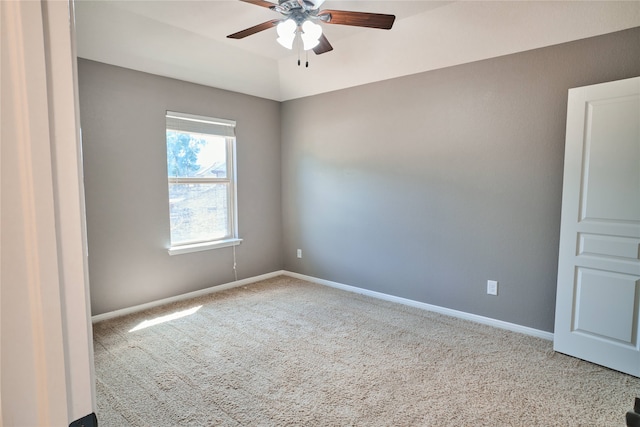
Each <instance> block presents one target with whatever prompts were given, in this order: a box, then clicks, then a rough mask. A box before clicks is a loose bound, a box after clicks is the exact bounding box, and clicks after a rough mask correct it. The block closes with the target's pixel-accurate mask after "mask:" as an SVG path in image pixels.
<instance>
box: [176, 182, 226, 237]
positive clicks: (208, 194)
mask: <svg viewBox="0 0 640 427" xmlns="http://www.w3.org/2000/svg"><path fill="white" fill-rule="evenodd" d="M227 188H228V184H219V183H215V184H212V183H206V184H171V183H170V184H169V208H170V213H171V244H172V245H176V244H184V243H189V242H201V241H207V240H217V239H223V238H225V237H229V236H230V229H229V221H228V209H227V208H228V191H227Z"/></svg>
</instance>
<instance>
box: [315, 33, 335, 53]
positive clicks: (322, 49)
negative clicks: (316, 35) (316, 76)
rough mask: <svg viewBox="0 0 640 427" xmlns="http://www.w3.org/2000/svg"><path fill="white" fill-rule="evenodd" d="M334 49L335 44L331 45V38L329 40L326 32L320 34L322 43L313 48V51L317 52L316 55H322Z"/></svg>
mask: <svg viewBox="0 0 640 427" xmlns="http://www.w3.org/2000/svg"><path fill="white" fill-rule="evenodd" d="M332 50H333V46H331V43H329V40H327V38H326V37H325V36H324V34H323V35H321V36H320V43H319V44H318V46H316V47H314V48H313V51H314V52H315V53H316V55H322V54H323V53H327V52H329V51H332Z"/></svg>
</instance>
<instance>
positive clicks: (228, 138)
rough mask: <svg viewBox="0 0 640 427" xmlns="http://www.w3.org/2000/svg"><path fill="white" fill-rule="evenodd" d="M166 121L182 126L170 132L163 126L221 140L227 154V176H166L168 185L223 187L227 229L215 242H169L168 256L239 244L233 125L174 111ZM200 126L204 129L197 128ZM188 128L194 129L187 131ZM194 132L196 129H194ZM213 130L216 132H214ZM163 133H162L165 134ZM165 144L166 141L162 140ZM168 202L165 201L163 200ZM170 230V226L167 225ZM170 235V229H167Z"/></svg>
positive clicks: (232, 122)
mask: <svg viewBox="0 0 640 427" xmlns="http://www.w3.org/2000/svg"><path fill="white" fill-rule="evenodd" d="M166 119H167V122H169V121H170V120H171V121H172V122H174V123H175V122H176V121H179V122H181V123H183V124H184V125H185V126H184V128H183V129H174V126H171V127H170V126H169V125H168V123H167V126H166V127H165V131H166V130H184V131H185V132H194V133H196V132H198V133H204V134H210V135H216V136H222V137H225V142H226V153H227V159H226V161H227V165H226V166H227V177H226V178H215V177H189V178H177V177H170V176H169V174H168V173H167V180H168V185H169V186H170V185H171V184H206V183H211V184H216V183H221V184H227V219H228V222H229V227H228V229H227V231H228V232H227V235H225V236H224V237H222V238H219V239H213V240H204V241H196V242H188V243H183V244H173V243H170V247H169V248H168V252H169V255H179V254H185V253H191V252H199V251H205V250H210V249H217V248H224V247H228V246H236V245H239V244H240V243H241V242H242V239H240V238H239V237H238V204H237V200H238V197H237V175H236V137H235V126H236V122H235V121H233V120H226V119H216V118H212V117H205V116H197V115H194V114H187V113H178V112H174V111H167V113H166ZM201 126H202V127H203V128H204V129H205V130H202V129H198V128H200V127H201ZM190 127H193V128H194V129H191V130H189V128H190ZM207 128H210V129H214V130H213V131H207V130H206V129H207ZM195 129H197V130H195ZM216 130H217V131H216ZM165 134H166V132H165ZM165 144H166V141H165ZM167 202H168V200H167ZM169 227H171V225H169ZM170 232H171V230H170Z"/></svg>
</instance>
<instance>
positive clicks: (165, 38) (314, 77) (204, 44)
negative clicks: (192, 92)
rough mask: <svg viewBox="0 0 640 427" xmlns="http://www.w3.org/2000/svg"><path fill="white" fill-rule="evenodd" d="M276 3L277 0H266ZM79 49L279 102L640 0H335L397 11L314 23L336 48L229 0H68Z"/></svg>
mask: <svg viewBox="0 0 640 427" xmlns="http://www.w3.org/2000/svg"><path fill="white" fill-rule="evenodd" d="M274 1H275V0H274ZM75 4H76V6H75V7H76V31H77V49H78V56H80V57H82V58H87V59H91V60H95V61H99V62H104V63H108V64H113V65H118V66H122V67H126V68H131V69H134V70H140V71H145V72H149V73H153V74H158V75H162V76H167V77H173V78H177V79H181V80H186V81H190V82H195V83H199V84H203V85H207V86H213V87H217V88H222V89H227V90H232V91H235V92H240V93H246V94H249V95H255V96H259V97H263V98H268V99H274V100H278V101H284V100H288V99H295V98H300V97H304V96H309V95H315V94H319V93H323V92H328V91H332V90H337V89H343V88H346V87H351V86H357V85H361V84H365V83H370V82H374V81H379V80H385V79H390V78H394V77H399V76H403V75H408V74H415V73H419V72H423V71H428V70H433V69H437V68H442V67H448V66H452V65H458V64H462V63H466V62H472V61H477V60H481V59H486V58H491V57H496V56H500V55H506V54H510V53H515V52H520V51H524V50H529V49H535V48H539V47H544V46H549V45H553V44H558V43H563V42H567V41H572V40H577V39H582V38H586V37H591V36H595V35H600V34H605V33H609V32H613V31H619V30H623V29H627V28H632V27H637V26H640V1H602V2H598V1H495V2H494V1H432V0H413V1H401V0H392V1H364V0H361V1H332V0H327V1H326V2H325V3H324V5H323V6H322V8H323V9H342V10H353V11H363V12H376V13H388V14H394V15H396V22H395V24H394V27H393V29H391V30H389V31H386V30H377V29H367V28H357V27H347V26H341V25H327V24H323V29H324V33H325V35H326V36H327V38H328V39H329V41H330V42H331V44H332V45H333V47H334V50H333V51H331V52H328V53H325V54H323V55H319V56H316V55H315V54H313V53H310V54H309V64H310V65H309V68H305V67H304V61H305V56H304V54H303V56H302V62H303V66H301V67H298V66H297V53H295V52H294V53H292V52H291V51H289V50H286V49H285V48H283V47H281V46H280V45H279V44H278V43H276V41H275V39H276V32H275V29H269V30H266V31H263V32H261V33H258V34H254V35H252V36H249V37H247V38H245V39H242V40H233V39H228V38H226V36H227V35H228V34H231V33H234V32H237V31H240V30H243V29H245V28H248V27H251V26H253V25H256V24H258V23H261V22H265V21H268V20H271V19H277V18H279V17H280V16H281V15H279V14H277V13H276V12H273V11H271V10H269V9H267V8H263V7H259V6H255V5H252V4H248V3H243V2H241V1H238V0H207V1H183V0H174V1H171V0H142V1H117V0H76V2H75Z"/></svg>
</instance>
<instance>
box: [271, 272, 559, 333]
mask: <svg viewBox="0 0 640 427" xmlns="http://www.w3.org/2000/svg"><path fill="white" fill-rule="evenodd" d="M283 274H285V275H286V276H290V277H293V278H296V279H301V280H306V281H308V282H312V283H317V284H319V285H324V286H330V287H332V288H337V289H342V290H344V291H349V292H354V293H357V294H361V295H366V296H370V297H373V298H378V299H381V300H385V301H390V302H395V303H399V304H404V305H407V306H410V307H415V308H420V309H422V310H427V311H433V312H435V313H440V314H444V315H447V316H452V317H457V318H460V319H465V320H471V321H472V322H476V323H482V324H484V325H489V326H493V327H496V328H500V329H506V330H509V331H513V332H519V333H521V334H525V335H531V336H534V337H538V338H543V339H546V340H549V341H553V333H551V332H546V331H541V330H539V329H534V328H529V327H528V326H522V325H517V324H515V323H509V322H504V321H502V320H497V319H492V318H490V317H484V316H478V315H477V314H471V313H466V312H464V311H458V310H452V309H450V308H446V307H440V306H437V305H432V304H427V303H424V302H419V301H414V300H410V299H407V298H401V297H396V296H393V295H388V294H383V293H381V292H376V291H370V290H368V289H362V288H357V287H355V286H350V285H345V284H342V283H338V282H331V281H329V280H324V279H318V278H316V277H311V276H306V275H304V274H299V273H293V272H290V271H284V272H283Z"/></svg>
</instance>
